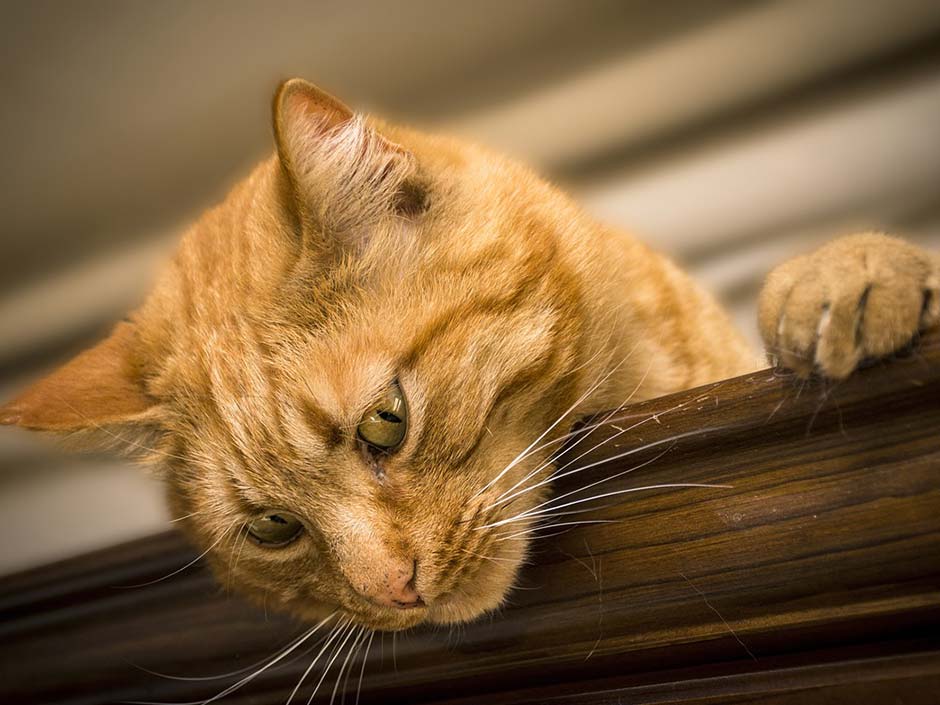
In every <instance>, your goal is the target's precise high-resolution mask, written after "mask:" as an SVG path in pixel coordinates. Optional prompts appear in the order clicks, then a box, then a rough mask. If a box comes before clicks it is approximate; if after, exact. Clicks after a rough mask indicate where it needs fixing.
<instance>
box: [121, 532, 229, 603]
mask: <svg viewBox="0 0 940 705" xmlns="http://www.w3.org/2000/svg"><path fill="white" fill-rule="evenodd" d="M238 521H239V520H238V519H236V520H235V521H233V522H232V523H231V524H229V525H228V528H226V529H225V530H224V531H223V532H222V533H221V535H220V536H219V538H217V539H216V540H215V541H214V542H213V543H212V545H211V546H209V548H207V549H206V550H205V551H203V552H202V553H200V554H199V555H198V556H196V557H195V558H193V559H192V560H191V561H190V562H189V563H187V564H186V565H184V566H183V567H182V568H177V569H176V570H174V571H173V572H172V573H167V574H166V575H164V576H163V577H162V578H156V579H154V580H149V581H147V582H146V583H138V584H136V585H117V586H116V587H117V589H119V590H130V589H133V588H141V587H147V586H148V585H154V584H156V583H160V582H163V581H164V580H167V579H169V578H172V577H173V576H174V575H179V574H180V573H182V572H183V571H184V570H186V569H187V568H189V567H190V566H193V565H195V564H196V563H198V562H199V560H200V559H202V558H204V557H205V556H206V555H208V553H209V551H211V550H212V549H213V548H215V547H216V546H218V545H219V544H220V543H221V542H222V540H223V539H224V538H225V537H226V536H227V535H228V533H229V532H230V531H231V530H232V527H234V526H235V524H237V523H238Z"/></svg>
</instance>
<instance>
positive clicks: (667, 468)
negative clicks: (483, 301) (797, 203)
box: [0, 336, 940, 705]
mask: <svg viewBox="0 0 940 705" xmlns="http://www.w3.org/2000/svg"><path fill="white" fill-rule="evenodd" d="M938 429H940V338H938V337H936V336H934V337H931V338H929V339H926V340H925V341H923V342H922V344H921V346H920V347H919V348H918V350H917V351H916V352H915V353H913V354H911V355H908V356H907V357H904V358H903V359H898V360H895V361H893V362H891V363H890V364H882V365H877V366H875V367H872V368H870V369H868V370H865V371H863V372H862V373H860V374H858V375H857V376H856V377H854V378H853V379H851V380H849V381H848V382H845V383H843V384H840V385H825V384H822V383H819V382H809V383H806V384H800V383H796V382H795V381H794V380H792V379H789V378H786V377H781V376H778V375H777V374H775V373H773V372H771V371H763V372H758V373H755V374H752V375H748V376H744V377H739V378H737V379H732V380H727V381H724V382H720V383H717V384H714V385H710V386H707V387H702V388H699V389H695V390H691V391H688V392H683V393H681V394H676V395H673V396H670V397H664V398H662V399H656V400H653V401H649V402H644V403H642V404H638V405H635V406H632V407H629V408H627V409H625V410H623V411H622V412H620V413H618V414H616V415H615V416H614V417H613V418H611V419H610V421H609V423H606V424H604V425H603V426H602V427H601V428H598V429H597V430H596V431H594V432H593V433H591V434H590V435H589V436H588V435H587V434H585V436H586V438H585V440H584V441H583V442H581V443H580V444H579V445H577V446H574V447H571V448H569V450H568V451H567V455H566V458H565V459H563V460H562V461H561V465H564V464H565V463H566V462H568V461H569V460H570V461H572V462H573V464H572V465H571V466H569V469H571V468H575V467H581V466H586V465H590V466H591V467H589V468H588V469H586V470H584V471H582V472H579V473H574V474H571V475H569V476H568V477H565V478H562V479H561V480H560V481H559V483H558V486H557V490H556V496H560V495H561V494H564V493H566V492H573V493H574V494H572V495H570V501H574V500H577V499H581V498H586V497H590V496H592V495H594V494H607V493H616V494H610V495H608V496H606V497H605V498H603V499H599V500H595V501H593V502H586V503H584V504H583V505H576V506H574V507H573V508H588V507H594V511H592V512H590V513H588V514H584V515H574V517H575V518H590V519H603V520H610V521H611V522H613V523H606V524H593V525H586V526H579V527H575V528H572V529H571V530H569V531H567V532H565V533H563V534H560V535H556V536H551V537H547V538H544V539H541V540H540V541H539V542H538V543H539V548H538V552H537V554H536V556H535V557H534V560H533V562H532V565H530V566H528V567H527V568H526V569H525V571H524V573H523V576H522V580H521V584H520V589H519V590H517V591H516V592H514V593H513V595H512V597H511V601H510V605H508V606H507V607H506V608H505V610H504V611H502V612H501V613H499V614H497V615H494V616H493V617H491V618H487V619H483V620H481V621H480V622H479V623H476V624H472V625H467V626H465V627H462V628H460V629H459V630H455V631H454V632H453V633H447V632H446V631H442V630H434V629H430V630H426V629H419V630H416V631H415V632H412V633H408V634H400V635H397V636H395V637H393V636H392V635H391V634H385V635H376V637H375V639H374V641H373V644H372V648H371V651H370V653H369V657H368V660H367V663H366V664H365V670H364V673H365V676H364V679H363V682H362V691H361V696H360V698H359V702H360V703H363V704H364V705H365V704H366V703H378V702H382V703H387V702H426V703H432V702H433V703H443V702H448V703H458V702H459V703H468V704H469V703H482V702H486V703H522V702H525V703H537V702H557V703H613V702H624V703H628V702H644V703H645V702H649V703H665V702H669V703H674V702H683V703H692V702H695V703H704V702H722V703H727V702H735V703H744V702H774V703H791V702H801V703H802V702H817V701H818V702H826V703H833V702H840V703H841V702H845V703H857V702H862V701H865V699H866V697H868V698H874V699H875V700H881V701H885V700H888V699H890V698H889V697H888V695H889V694H890V695H891V697H895V696H897V697H898V698H899V699H902V700H903V702H905V703H919V702H923V703H927V702H936V694H937V693H938V692H940V433H938ZM608 439H609V442H606V443H603V444H601V442H602V441H604V440H608ZM594 446H597V447H594ZM643 446H646V448H645V449H641V448H642V447H643ZM592 448H593V449H592ZM585 451H588V452H586V453H585ZM582 453H584V455H583V456H582ZM627 453H629V454H627ZM634 468H635V469H634ZM628 471H629V472H628ZM593 482H596V483H599V484H596V485H595V486H594V487H592V488H591V489H589V490H584V491H581V492H578V489H579V488H583V487H585V486H586V485H588V484H590V483H593ZM679 483H700V484H712V485H724V486H725V487H719V488H670V487H661V488H660V489H652V490H640V489H638V488H641V487H645V486H649V485H660V486H661V485H671V484H679ZM40 519H41V518H40ZM548 533H552V532H551V531H548ZM193 557H194V554H193V552H192V550H191V549H189V548H188V547H187V546H186V545H185V543H184V542H183V540H182V539H181V538H180V537H178V536H177V535H176V534H161V535H158V536H154V537H151V538H148V539H145V540H142V541H137V542H134V543H130V544H125V545H122V546H116V547H114V548H111V549H108V550H105V551H101V552H98V553H94V554H90V555H86V556H81V557H78V558H75V559H71V560H69V561H66V562H64V563H60V564H56V565H51V566H48V567H43V568H40V569H37V570H34V571H30V572H28V573H24V574H20V575H15V576H12V577H8V578H5V579H3V580H2V581H0V637H2V639H0V701H3V702H10V703H14V702H15V703H18V704H22V703H31V702H37V703H38V702H42V703H50V704H51V703H62V704H65V703H68V704H69V705H79V704H81V705H92V704H94V703H114V702H118V701H128V700H138V701H165V702H185V701H191V700H203V699H206V698H209V697H211V696H213V695H215V694H216V693H218V692H220V691H222V690H223V689H224V688H225V687H226V686H228V685H230V684H232V683H234V682H235V681H237V680H238V677H237V676H232V677H230V678H223V679H219V680H215V681H205V680H198V681H196V680H170V679H168V678H165V677H162V676H159V675H155V674H154V673H150V672H148V671H154V672H159V673H163V674H169V675H173V676H182V677H202V676H208V675H213V674H217V673H223V672H228V671H233V670H236V669H239V668H246V667H248V666H249V665H250V664H252V663H255V662H257V661H260V660H262V659H265V658H266V657H269V656H271V655H272V654H274V653H275V651H276V649H278V648H279V647H281V646H284V645H286V644H288V643H289V642H290V641H291V639H292V638H293V637H294V636H296V635H298V634H299V633H300V632H301V629H302V625H299V624H295V623H292V622H290V621H289V620H287V619H285V618H282V617H278V616H274V615H265V614H264V612H263V611H259V610H256V609H254V608H252V607H249V606H247V605H246V604H244V603H242V602H241V601H240V600H238V599H237V598H234V597H231V598H230V597H228V596H227V595H226V591H225V589H224V587H220V586H217V585H216V584H215V583H214V582H213V581H212V579H211V577H210V576H209V575H208V573H207V572H206V571H205V569H204V568H202V567H201V566H199V565H197V566H195V567H193V568H191V569H188V570H185V571H182V572H181V573H179V574H178V575H174V576H173V577H171V578H168V579H166V580H159V581H158V579H159V578H160V577H161V576H163V575H165V574H167V573H170V572H172V571H173V570H175V569H177V568H179V567H181V566H183V565H185V564H186V563H188V562H189V561H190V560H192V559H193ZM152 581H156V582H152ZM141 584H144V585H143V586H142V587H130V586H134V585H141ZM302 650H303V649H298V651H297V652H295V653H299V652H300V651H302ZM293 655H294V654H291V656H293ZM360 656H361V654H360ZM309 658H310V656H307V657H304V658H300V659H296V660H291V657H287V658H285V659H284V660H283V661H282V662H280V663H278V664H277V666H276V667H274V668H271V669H269V670H268V671H265V672H264V673H262V674H261V675H260V676H258V677H257V678H256V679H254V680H253V681H252V682H251V683H249V684H246V685H245V686H244V687H243V688H242V689H240V690H238V691H237V692H233V693H231V694H230V695H228V696H227V697H225V698H224V699H223V700H222V702H224V703H248V702H251V703H268V702H270V703H283V702H284V701H285V700H286V699H287V697H288V695H289V694H290V692H291V690H292V689H293V687H294V685H295V684H296V683H297V681H298V679H299V678H300V676H301V674H302V673H303V671H304V670H305V669H306V667H307V665H308V662H309ZM259 665H260V664H259ZM337 665H338V663H337ZM360 667H361V661H360V660H359V658H358V657H357V658H356V659H353V661H352V664H351V668H350V672H351V673H352V676H351V677H350V678H349V681H348V684H347V685H346V686H344V685H343V684H342V683H341V684H340V686H339V688H338V692H339V693H342V692H343V690H344V689H345V690H347V691H348V693H347V695H346V701H347V702H354V701H355V699H356V690H357V684H358V674H359V672H360ZM333 670H334V671H335V670H336V665H334V669H333ZM250 672H252V671H251V670H249V671H246V673H250ZM242 675H245V674H242ZM318 678H319V676H318V675H316V677H315V678H312V679H311V678H308V683H307V685H306V686H305V687H304V688H302V689H301V691H300V692H299V693H298V695H297V698H296V699H295V702H297V701H300V702H306V699H307V698H308V697H309V694H310V692H311V690H312V685H313V683H314V682H315V680H316V679H318ZM332 690H333V682H332V676H331V675H330V676H327V678H326V681H325V683H324V687H323V688H322V690H321V696H324V697H323V701H324V702H327V701H329V699H330V694H331V691H332ZM300 698H303V700H302V701H301V700H300ZM338 698H339V696H338V697H337V700H338ZM868 701H871V700H868Z"/></svg>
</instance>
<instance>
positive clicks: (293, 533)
mask: <svg viewBox="0 0 940 705" xmlns="http://www.w3.org/2000/svg"><path fill="white" fill-rule="evenodd" d="M303 530H304V525H303V523H301V521H300V519H298V518H297V517H295V516H294V515H293V514H289V513H287V512H270V513H268V514H265V515H264V516H261V517H258V518H257V519H255V520H254V521H252V522H251V523H249V524H248V535H249V536H251V538H253V539H254V540H255V542H256V543H258V544H261V545H262V546H285V545H286V544H289V543H290V542H291V541H293V540H294V539H296V538H297V537H298V536H300V534H301V533H302V532H303Z"/></svg>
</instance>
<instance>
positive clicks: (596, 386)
mask: <svg viewBox="0 0 940 705" xmlns="http://www.w3.org/2000/svg"><path fill="white" fill-rule="evenodd" d="M631 352H632V351H631ZM629 357H630V353H628V354H627V355H626V356H625V357H624V358H623V360H621V361H620V362H619V363H618V364H617V365H616V366H615V367H614V368H613V369H611V370H610V371H609V372H608V373H607V374H605V375H603V376H602V377H601V378H600V379H599V380H597V381H596V382H595V383H594V384H592V385H591V386H590V388H588V390H587V391H586V392H585V393H584V394H582V395H581V396H580V397H578V399H577V401H575V403H574V404H572V405H571V406H570V407H568V409H567V410H566V411H565V412H564V413H563V414H562V415H561V416H559V417H558V418H557V419H555V421H554V422H553V423H552V424H551V425H550V426H549V427H548V428H546V429H545V430H544V431H542V433H541V434H539V436H538V438H536V439H535V440H534V441H532V443H530V444H529V446H528V447H527V448H526V449H525V450H523V451H522V452H521V453H519V455H517V456H516V457H515V458H514V459H513V460H512V461H511V462H510V463H509V464H508V465H507V466H506V467H504V468H503V469H502V470H501V471H500V472H499V473H497V474H496V477H494V478H493V479H492V480H490V481H489V482H487V483H486V484H485V485H484V486H483V487H482V488H481V489H480V490H479V491H478V492H477V493H476V494H475V495H474V496H473V497H474V499H475V498H476V497H479V496H480V495H481V494H483V493H484V492H486V491H487V490H488V489H489V488H490V487H492V486H493V485H495V484H496V483H497V482H499V480H500V479H501V478H502V477H503V476H504V475H505V474H506V473H507V472H509V471H510V470H512V468H514V467H515V466H516V465H517V464H518V463H519V462H521V461H522V460H523V459H524V458H525V457H526V455H527V454H528V453H529V452H530V451H531V450H532V449H533V448H534V447H535V446H537V445H538V443H539V441H541V440H542V439H543V438H545V436H547V435H548V434H549V433H551V431H552V429H553V428H555V427H556V426H557V425H558V424H560V423H561V422H562V421H564V419H565V417H566V416H568V414H570V413H571V412H572V411H574V410H575V409H577V408H578V407H579V406H580V405H581V404H582V403H583V402H584V400H585V399H587V398H588V397H589V396H591V394H593V393H594V392H595V391H596V390H597V389H599V388H600V386H601V385H602V384H604V382H606V381H607V380H608V379H610V377H611V375H613V374H614V373H615V372H616V371H617V370H618V369H620V367H621V366H622V365H623V364H624V363H625V362H626V361H627V359H629Z"/></svg>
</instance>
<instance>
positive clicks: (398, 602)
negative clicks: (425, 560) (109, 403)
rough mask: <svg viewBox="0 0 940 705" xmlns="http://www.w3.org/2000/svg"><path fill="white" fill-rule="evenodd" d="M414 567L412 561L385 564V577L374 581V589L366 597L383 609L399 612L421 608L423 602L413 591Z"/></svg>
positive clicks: (414, 590)
mask: <svg viewBox="0 0 940 705" xmlns="http://www.w3.org/2000/svg"><path fill="white" fill-rule="evenodd" d="M416 567H417V566H416V564H415V562H414V561H411V562H410V563H406V562H404V561H402V562H397V561H396V562H393V563H389V564H387V565H386V566H385V575H384V576H381V575H380V576H379V580H378V581H376V584H375V586H374V588H373V589H372V590H369V594H368V595H367V597H369V598H371V599H372V600H374V601H375V602H377V603H379V604H380V605H384V606H385V607H393V608H395V609H400V610H408V609H413V608H415V607H423V606H424V600H422V599H421V595H419V594H418V591H417V590H416V589H415V569H416ZM383 578H384V579H383Z"/></svg>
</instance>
